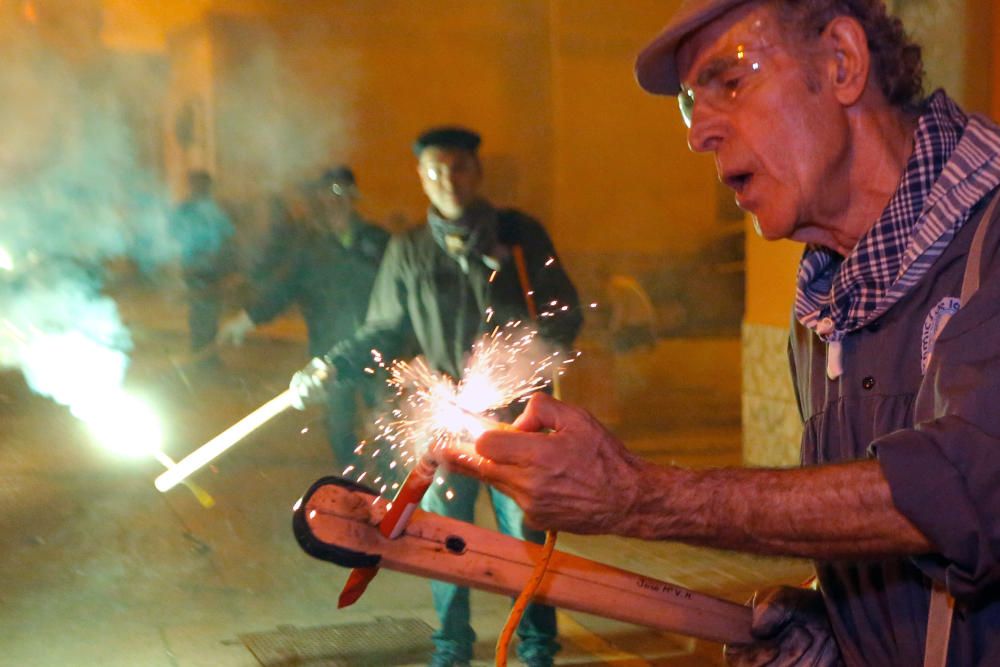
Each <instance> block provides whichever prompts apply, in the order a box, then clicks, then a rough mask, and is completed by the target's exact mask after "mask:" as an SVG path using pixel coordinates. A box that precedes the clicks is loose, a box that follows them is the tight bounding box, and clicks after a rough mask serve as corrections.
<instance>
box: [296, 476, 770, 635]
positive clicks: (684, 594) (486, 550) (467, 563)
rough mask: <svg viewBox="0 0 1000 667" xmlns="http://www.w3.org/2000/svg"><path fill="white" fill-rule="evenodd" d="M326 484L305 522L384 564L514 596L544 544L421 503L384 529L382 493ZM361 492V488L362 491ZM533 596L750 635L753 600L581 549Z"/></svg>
mask: <svg viewBox="0 0 1000 667" xmlns="http://www.w3.org/2000/svg"><path fill="white" fill-rule="evenodd" d="M356 494H358V492H356V491H352V490H349V489H345V488H342V487H338V486H334V485H327V486H321V487H319V488H318V489H317V490H316V491H315V492H314V493H313V495H312V496H311V497H310V498H309V499H308V500H307V503H306V507H305V510H306V517H307V523H308V526H309V528H310V530H311V531H312V533H313V535H314V536H315V537H316V538H317V539H318V540H321V541H322V542H325V543H327V544H330V545H335V546H339V547H342V548H346V549H350V550H353V551H359V552H363V553H367V554H373V555H374V554H377V555H379V556H381V559H382V560H381V561H380V563H379V565H380V566H381V567H384V568H387V569H390V570H397V571H399V572H406V573H408V574H414V575H417V576H420V577H427V578H431V579H438V580H440V581H447V582H451V583H454V584H458V585H460V586H470V587H472V588H478V589H482V590H486V591H491V592H493V593H498V594H501V595H507V596H516V595H517V594H518V592H520V590H521V589H522V588H523V587H524V584H525V582H526V581H527V580H528V578H529V577H530V576H531V571H532V568H533V566H534V563H535V561H536V560H537V558H538V552H539V551H540V549H541V547H540V546H539V545H537V544H532V543H530V542H524V541H521V540H518V539H516V538H513V537H510V536H507V535H501V534H500V533H496V532H494V531H491V530H486V529H484V528H479V527H478V526H474V525H472V524H468V523H464V522H461V521H457V520H455V519H449V518H446V517H442V516H438V515H436V514H432V513H429V512H424V511H422V510H417V511H416V512H414V513H413V516H412V517H411V519H410V522H409V524H408V525H407V527H406V530H405V531H404V533H403V534H402V535H401V536H400V537H398V538H397V539H395V540H389V539H386V538H385V537H383V536H382V535H381V534H380V533H379V531H378V529H377V528H376V527H375V526H374V525H373V519H374V517H373V516H370V514H375V515H378V514H379V513H380V512H382V511H383V510H382V509H380V508H379V505H380V503H382V501H381V500H377V499H376V500H373V499H372V498H371V496H364V499H363V501H360V502H359V500H358V499H357V498H355V497H354V496H355V495H356ZM359 495H363V494H359ZM535 597H536V599H537V600H539V601H541V602H544V603H546V604H549V605H552V606H554V607H560V608H562V609H569V610H574V611H579V612H584V613H588V614H595V615H597V616H604V617H607V618H613V619H617V620H620V621H626V622H629V623H635V624H637V625H643V626H647V627H651V628H657V629H660V630H666V631H669V632H677V633H680V634H684V635H689V636H692V637H698V638H700V639H707V640H710V641H716V642H723V643H734V644H737V643H748V642H750V641H751V637H750V615H751V610H750V609H749V608H748V607H744V606H742V605H738V604H735V603H733V602H729V601H727V600H721V599H719V598H714V597H711V596H708V595H703V594H701V593H697V592H695V591H691V590H688V589H685V588H682V587H680V586H676V585H674V584H671V583H669V582H665V581H660V580H658V579H652V578H650V577H645V576H642V575H640V574H636V573H634V572H629V571H628V570H623V569H620V568H616V567H612V566H610V565H605V564H602V563H598V562H596V561H592V560H589V559H586V558H581V557H579V556H573V555H571V554H567V553H564V552H560V551H556V552H555V553H554V554H553V555H552V560H551V562H550V564H549V569H548V571H547V572H546V574H545V577H544V579H543V580H542V583H541V585H540V586H539V588H538V591H537V593H536V596H535Z"/></svg>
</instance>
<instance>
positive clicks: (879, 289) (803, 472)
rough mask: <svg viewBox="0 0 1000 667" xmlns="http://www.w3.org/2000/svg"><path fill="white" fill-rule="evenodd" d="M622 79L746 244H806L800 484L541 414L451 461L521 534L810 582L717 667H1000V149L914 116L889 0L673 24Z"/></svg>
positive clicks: (985, 138)
mask: <svg viewBox="0 0 1000 667" xmlns="http://www.w3.org/2000/svg"><path fill="white" fill-rule="evenodd" d="M636 73H637V76H638V80H639V83H640V85H642V86H643V87H644V88H645V89H646V90H648V91H650V92H652V93H656V94H663V95H677V96H678V97H679V101H680V109H681V112H682V114H683V118H684V121H685V122H686V124H687V125H688V128H689V132H688V143H689V145H690V147H691V149H692V150H694V151H698V152H710V153H712V154H714V156H715V160H716V166H717V169H718V175H719V178H720V179H721V180H722V182H723V183H725V184H726V185H728V186H729V187H730V188H731V189H733V190H734V191H735V193H736V201H737V203H738V204H739V205H740V206H741V207H742V208H743V209H744V210H746V211H748V212H749V213H751V214H752V215H753V217H754V221H755V224H756V228H757V230H758V232H759V233H760V234H761V235H762V236H763V237H764V238H765V239H782V238H786V239H792V240H795V241H799V242H802V243H804V244H806V247H805V252H804V255H803V257H802V260H801V265H800V269H799V273H798V290H797V293H796V300H795V307H794V315H795V319H794V322H793V328H792V332H791V338H790V345H789V347H790V359H791V365H792V371H793V376H794V386H795V390H796V396H797V399H798V406H799V410H800V413H801V416H802V419H803V422H804V427H805V428H804V432H803V437H802V443H801V449H802V461H803V467H802V468H800V469H788V470H766V469H756V470H750V469H716V470H688V469H683V468H680V467H676V466H665V465H656V464H653V463H650V462H648V461H645V460H643V459H641V458H639V457H638V456H636V455H634V454H631V453H630V452H628V451H627V450H626V448H625V447H624V446H623V444H622V443H621V442H620V441H619V440H617V439H616V438H615V437H614V436H613V435H612V434H611V433H610V432H609V431H607V430H606V429H605V428H604V427H602V426H601V424H599V423H598V422H597V421H596V420H594V419H593V418H592V417H591V416H590V415H589V414H587V413H586V412H585V411H583V410H580V409H578V408H576V407H572V406H569V405H566V404H563V403H560V402H558V401H556V400H555V399H553V398H551V397H548V396H545V395H537V396H534V397H532V399H531V401H530V402H529V403H528V406H527V408H526V410H525V412H524V413H523V414H522V416H521V417H520V418H519V421H518V422H517V426H519V428H520V429H522V430H523V431H525V432H522V433H516V432H515V433H505V432H500V431H490V432H487V433H485V434H484V435H483V436H482V437H481V438H480V439H479V440H478V442H477V451H478V453H479V454H480V455H481V456H482V457H483V459H482V460H481V461H471V462H463V460H462V459H461V457H460V456H459V455H458V453H451V454H449V455H447V456H446V457H445V458H446V462H448V463H449V464H450V465H451V466H453V467H454V468H456V469H458V470H464V471H466V472H468V473H469V474H475V475H478V476H480V477H481V478H482V479H484V480H485V481H487V482H489V483H491V484H494V485H495V486H496V487H497V488H499V489H500V490H501V491H503V492H504V493H507V494H509V495H510V496H511V497H513V498H514V499H515V500H516V501H517V502H518V504H519V505H520V506H521V507H522V508H524V510H525V512H526V516H527V518H528V520H529V521H530V523H531V525H533V526H536V527H540V528H547V529H557V530H565V531H572V532H576V533H583V534H600V533H606V534H619V535H625V536H632V537H639V538H643V539H648V540H681V541H685V542H689V543H693V544H699V545H707V546H712V547H717V548H725V549H735V550H740V551H747V552H752V553H760V554H777V555H787V556H798V557H807V558H811V559H814V560H815V566H816V572H817V575H818V581H819V590H818V591H812V590H805V589H794V588H780V589H775V590H771V591H767V592H764V593H762V594H761V595H759V596H758V597H757V602H756V605H755V607H754V612H753V627H752V630H751V632H752V634H753V635H754V636H755V638H756V639H757V641H756V642H755V643H753V644H750V645H744V646H731V647H728V649H727V658H728V660H729V661H730V663H731V664H735V665H764V664H767V665H844V664H846V665H920V664H925V665H936V666H941V665H944V664H945V663H946V662H947V664H949V665H1000V631H998V629H1000V548H998V545H1000V492H998V489H1000V484H998V483H997V482H998V480H1000V411H998V410H997V409H996V405H997V402H998V401H1000V342H998V341H1000V261H998V259H997V255H998V251H1000V221H998V220H997V218H1000V215H998V211H1000V207H995V205H996V204H997V203H1000V196H998V192H1000V191H998V184H1000V128H998V127H997V125H996V124H994V123H993V122H992V121H990V120H988V119H986V118H983V117H979V116H974V115H968V114H966V113H965V112H964V111H963V110H962V109H961V108H960V107H959V106H958V105H957V104H956V103H955V102H954V101H953V100H952V99H951V98H949V97H948V95H947V94H946V93H945V92H944V91H940V90H939V91H937V92H934V93H933V94H931V95H930V96H927V97H925V96H924V93H923V91H922V63H921V56H920V48H919V46H917V45H916V44H914V43H913V42H912V41H910V40H909V38H908V37H907V36H906V34H905V32H904V30H903V27H902V24H901V22H900V21H899V20H898V19H897V18H895V17H893V16H891V15H889V14H888V13H887V10H886V7H885V5H884V4H883V2H882V1H881V0H693V1H689V2H687V3H686V4H685V5H684V6H683V7H682V8H681V9H680V10H679V11H678V12H677V14H676V15H675V16H674V17H673V19H672V20H671V21H670V22H669V23H668V25H667V26H666V28H665V29H664V30H663V32H662V33H661V34H660V35H659V36H658V37H657V38H656V39H655V41H653V42H652V43H651V44H650V46H648V47H647V48H646V49H645V50H644V51H643V52H642V53H641V54H640V56H639V58H638V61H637V67H636ZM546 430H549V432H545V431H546ZM567 456H571V457H572V458H573V459H574V460H583V461H588V462H591V463H590V464H589V465H585V466H579V465H574V466H567V465H566V463H565V460H566V457H567ZM952 612H953V613H952Z"/></svg>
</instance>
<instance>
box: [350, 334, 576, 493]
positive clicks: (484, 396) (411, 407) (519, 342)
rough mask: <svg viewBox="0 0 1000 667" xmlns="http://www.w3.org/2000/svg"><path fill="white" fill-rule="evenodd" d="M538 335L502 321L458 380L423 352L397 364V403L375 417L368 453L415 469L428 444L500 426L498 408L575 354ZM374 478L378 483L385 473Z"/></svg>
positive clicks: (469, 437)
mask: <svg viewBox="0 0 1000 667" xmlns="http://www.w3.org/2000/svg"><path fill="white" fill-rule="evenodd" d="M537 333H538V332H537V331H535V330H534V329H529V328H528V327H525V326H524V325H523V324H522V323H521V322H512V323H509V324H508V325H507V326H505V327H502V328H501V327H497V328H496V329H494V330H493V332H492V333H490V334H488V335H486V336H483V338H482V339H480V340H479V341H478V342H477V343H476V344H475V345H474V346H473V348H472V354H471V355H470V357H469V360H468V365H467V366H466V368H465V370H464V372H463V374H462V379H461V381H459V382H457V383H456V382H455V381H453V380H452V379H451V378H450V377H448V376H446V375H444V374H442V373H436V372H434V371H432V370H431V369H430V367H429V366H428V365H427V362H426V361H425V360H424V359H423V358H422V357H417V358H416V359H414V360H413V361H412V362H406V361H397V362H395V363H393V364H392V365H391V366H390V367H389V376H390V377H389V381H388V382H389V385H390V386H392V387H394V388H395V389H396V394H397V396H398V397H399V399H400V405H399V407H397V408H396V409H394V410H393V411H392V413H391V415H390V416H387V417H383V418H381V419H379V420H378V421H377V422H376V425H377V426H378V427H379V432H378V435H377V436H376V438H375V440H374V442H373V443H372V444H373V445H375V446H376V447H375V451H374V452H373V453H372V454H371V456H372V457H375V456H378V455H380V454H382V453H388V455H390V456H392V457H393V458H394V459H395V460H397V461H399V462H401V463H402V464H403V465H404V466H406V467H412V466H414V465H416V463H417V461H419V460H420V459H421V458H422V457H423V456H424V454H425V453H427V452H428V450H430V451H431V452H433V450H434V449H436V448H449V449H454V448H459V447H461V446H462V444H463V443H465V444H467V443H469V442H471V441H473V440H475V439H476V438H477V437H479V435H480V434H482V433H483V431H485V430H487V429H490V428H495V427H497V426H499V424H498V423H497V418H498V415H497V412H499V411H501V410H503V409H504V408H506V407H508V406H510V405H513V404H515V403H518V402H524V401H526V400H528V397H529V396H530V395H531V394H533V393H535V392H538V391H541V390H543V389H545V388H546V387H548V386H549V385H550V384H551V383H552V378H553V376H554V375H561V374H562V373H563V368H564V367H565V366H566V365H567V364H569V363H572V362H573V361H575V360H576V358H577V356H578V354H577V353H571V354H567V353H565V352H562V351H559V350H553V349H552V348H551V347H549V346H547V345H546V344H545V343H543V342H542V341H541V340H539V339H538V337H537ZM365 446H366V447H367V446H368V445H365ZM390 467H393V466H390ZM345 472H346V471H345ZM373 481H374V483H375V484H376V485H377V484H378V483H379V482H380V481H381V478H376V479H375V480H373ZM386 488H387V486H386V485H384V484H383V485H382V487H381V488H380V489H379V492H380V493H385V491H386Z"/></svg>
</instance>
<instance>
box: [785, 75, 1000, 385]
mask: <svg viewBox="0 0 1000 667" xmlns="http://www.w3.org/2000/svg"><path fill="white" fill-rule="evenodd" d="M998 167H1000V128H997V127H996V125H994V124H993V123H991V122H990V121H987V120H984V119H981V118H978V117H975V116H973V117H971V118H969V117H967V116H966V115H965V114H964V113H963V112H962V110H961V109H959V107H958V106H957V105H956V104H955V103H954V102H952V101H951V99H949V98H948V96H947V95H945V93H944V92H943V91H938V92H936V93H934V94H933V95H932V96H931V97H930V98H929V99H928V102H927V104H926V108H925V110H924V113H923V114H922V115H921V117H920V120H919V124H918V127H917V130H916V133H915V135H914V150H913V155H912V156H911V157H910V159H909V161H908V163H907V165H906V169H905V171H904V173H903V177H902V179H901V181H900V184H899V186H898V188H897V190H896V192H895V194H893V196H892V199H891V200H890V201H889V205H888V206H887V207H886V208H885V210H884V211H883V212H882V215H881V217H880V218H879V220H878V221H876V223H875V224H874V225H873V226H872V228H871V229H870V230H869V231H868V232H867V233H866V234H865V235H864V236H862V237H861V239H860V240H859V241H858V244H857V245H856V246H855V248H854V250H853V251H852V252H851V253H850V255H848V256H847V257H846V258H843V257H841V256H840V255H838V254H837V253H835V252H833V251H832V250H830V249H828V248H823V247H819V246H808V247H807V248H806V250H805V253H804V255H803V257H802V262H801V264H800V266H799V272H798V286H797V290H796V301H795V316H796V318H797V319H798V320H799V322H801V323H802V324H803V325H805V326H806V327H808V328H810V329H813V330H814V331H816V333H817V334H818V335H819V336H820V338H821V339H822V340H824V341H826V342H828V343H837V350H836V351H837V352H838V353H839V341H841V340H842V339H843V338H844V337H845V336H846V335H847V334H848V333H850V332H852V331H856V330H858V329H860V328H862V327H864V326H866V325H867V324H869V323H870V322H872V321H874V320H875V319H877V318H878V317H880V316H881V315H883V314H884V313H885V312H886V311H887V310H889V308H890V307H892V305H893V304H895V303H896V302H898V301H899V300H900V299H901V298H902V297H903V295H905V294H906V293H907V291H908V290H909V289H910V288H911V287H912V286H913V285H915V284H916V283H917V281H919V280H920V278H921V277H923V276H924V275H925V274H926V273H927V270H928V269H929V268H930V266H931V265H932V264H933V263H934V261H935V260H936V259H937V258H938V257H939V256H940V255H941V253H942V252H944V249H945V248H946V247H947V246H948V244H949V243H950V242H951V240H952V239H953V238H954V236H955V234H956V233H957V232H958V230H959V229H961V227H962V225H964V224H965V222H966V221H967V220H968V219H969V216H970V215H971V212H972V208H973V207H974V206H975V204H976V203H977V202H979V201H980V200H981V199H982V198H983V197H985V196H986V195H987V194H988V193H989V192H990V191H992V190H993V189H994V188H995V187H996V186H997V183H998V182H1000V169H998ZM835 365H836V366H839V361H838V363H837V364H835ZM828 372H829V368H828ZM830 375H831V377H835V376H836V375H839V372H834V373H830Z"/></svg>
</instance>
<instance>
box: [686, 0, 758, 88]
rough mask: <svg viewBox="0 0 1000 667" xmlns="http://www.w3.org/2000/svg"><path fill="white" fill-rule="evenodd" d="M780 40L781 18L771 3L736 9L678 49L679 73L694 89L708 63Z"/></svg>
mask: <svg viewBox="0 0 1000 667" xmlns="http://www.w3.org/2000/svg"><path fill="white" fill-rule="evenodd" d="M776 40H777V16H776V14H775V10H774V9H773V7H772V6H771V5H770V4H769V3H764V4H758V3H751V4H748V5H743V6H741V7H738V8H736V9H734V10H733V11H731V12H728V13H727V14H724V15H723V16H720V17H719V18H717V19H715V20H714V21H712V22H711V23H709V24H707V25H705V26H704V27H702V28H701V29H699V30H697V31H696V32H694V33H692V34H691V35H690V36H688V37H687V38H685V39H684V41H683V42H681V44H680V46H679V47H678V48H677V74H678V76H679V78H680V81H681V82H682V84H683V85H684V86H690V85H691V83H692V82H693V81H694V80H695V79H696V78H697V74H698V71H699V70H701V69H702V68H703V67H705V66H706V65H707V64H709V63H711V62H713V61H715V60H717V59H720V58H726V57H729V56H731V55H732V54H733V53H734V52H735V51H736V50H737V49H740V48H741V47H742V48H746V49H754V48H760V47H763V46H769V45H771V44H772V43H774V42H775V41H776Z"/></svg>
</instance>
